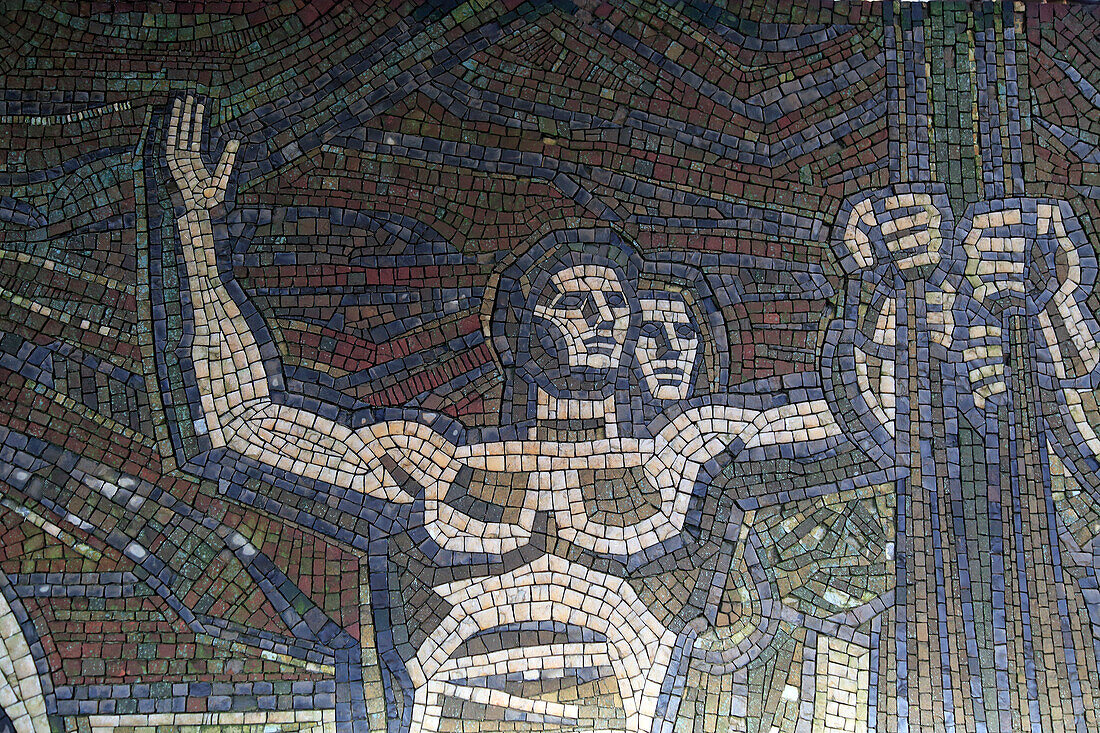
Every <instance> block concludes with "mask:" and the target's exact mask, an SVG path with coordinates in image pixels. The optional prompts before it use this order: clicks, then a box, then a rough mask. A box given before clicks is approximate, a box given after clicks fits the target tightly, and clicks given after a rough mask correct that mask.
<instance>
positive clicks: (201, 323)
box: [177, 208, 270, 446]
mask: <svg viewBox="0 0 1100 733" xmlns="http://www.w3.org/2000/svg"><path fill="white" fill-rule="evenodd" d="M177 225H178V227H179V234H180V243H181V246H182V249H183V257H184V262H185V264H186V267H187V288H188V293H189V295H190V296H191V304H192V309H193V322H194V338H193V340H192V343H191V361H192V364H193V365H194V369H195V380H196V383H197V386H198V389H199V398H200V402H201V405H202V413H203V419H204V420H205V422H206V428H207V430H208V432H209V435H210V437H211V440H212V441H213V442H214V444H215V446H224V445H226V444H228V442H229V439H230V437H231V433H230V431H229V430H228V428H229V416H230V415H231V414H232V413H234V412H236V411H237V410H238V408H240V407H241V406H242V405H243V404H245V403H255V402H257V401H258V402H264V401H267V400H268V399H269V397H270V391H269V388H268V384H267V373H266V372H265V370H264V365H263V360H262V358H261V357H260V349H259V346H258V345H257V343H256V339H255V337H254V336H253V334H252V331H251V329H250V328H249V326H248V323H247V322H246V321H245V319H244V315H243V314H242V313H241V311H240V308H239V307H238V306H237V304H236V303H235V302H234V301H233V298H232V296H230V294H229V292H228V290H226V288H225V286H224V285H223V284H222V282H221V279H220V278H219V277H218V268H217V260H216V258H215V253H214V230H213V224H212V222H211V219H210V213H209V212H208V211H206V210H204V209H195V208H192V209H190V210H188V212H187V213H186V214H185V215H184V216H182V217H180V218H179V219H178V220H177Z"/></svg>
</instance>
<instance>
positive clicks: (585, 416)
mask: <svg viewBox="0 0 1100 733" xmlns="http://www.w3.org/2000/svg"><path fill="white" fill-rule="evenodd" d="M535 390H536V396H537V402H536V406H535V417H536V418H537V419H538V420H599V421H602V422H603V426H604V431H605V434H606V435H607V437H608V438H614V437H617V436H618V434H619V427H618V419H617V416H616V414H615V395H614V394H610V395H608V396H607V397H602V398H598V399H585V398H582V397H554V396H553V395H551V394H549V393H548V392H546V391H545V390H543V389H542V388H541V387H535Z"/></svg>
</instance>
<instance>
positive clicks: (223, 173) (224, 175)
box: [214, 140, 241, 191]
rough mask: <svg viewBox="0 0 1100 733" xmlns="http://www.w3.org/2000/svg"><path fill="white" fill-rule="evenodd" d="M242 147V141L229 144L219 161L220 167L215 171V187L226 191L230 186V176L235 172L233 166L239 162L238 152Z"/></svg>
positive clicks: (231, 141) (233, 141)
mask: <svg viewBox="0 0 1100 733" xmlns="http://www.w3.org/2000/svg"><path fill="white" fill-rule="evenodd" d="M240 147H241V141H240V140H230V141H229V142H227V143H226V144H225V151H224V152H223V153H222V158H221V160H219V161H218V167H217V168H215V169H214V179H215V182H214V185H215V186H217V187H218V189H219V190H221V191H224V190H225V188H226V186H228V185H229V174H230V173H232V172H233V164H234V163H235V162H236V161H237V150H238V149H239V148H240Z"/></svg>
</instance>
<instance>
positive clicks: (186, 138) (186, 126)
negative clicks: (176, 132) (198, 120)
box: [180, 95, 195, 149]
mask: <svg viewBox="0 0 1100 733" xmlns="http://www.w3.org/2000/svg"><path fill="white" fill-rule="evenodd" d="M194 101H195V100H194V97H192V96H191V95H187V101H186V102H184V105H183V120H182V122H181V124H180V148H182V149H186V148H189V147H190V146H191V117H192V114H191V108H192V106H193V102H194Z"/></svg>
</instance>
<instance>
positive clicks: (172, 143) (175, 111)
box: [168, 97, 182, 151]
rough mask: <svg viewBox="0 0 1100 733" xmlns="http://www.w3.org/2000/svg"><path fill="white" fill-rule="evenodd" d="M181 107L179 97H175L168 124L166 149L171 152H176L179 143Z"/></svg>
mask: <svg viewBox="0 0 1100 733" xmlns="http://www.w3.org/2000/svg"><path fill="white" fill-rule="evenodd" d="M181 106H182V105H181V104H180V100H179V97H176V101H175V103H174V104H173V105H172V119H171V121H170V122H169V123H168V149H169V150H173V151H174V150H176V145H177V143H178V141H179V129H180V114H181V111H182V110H181Z"/></svg>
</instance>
